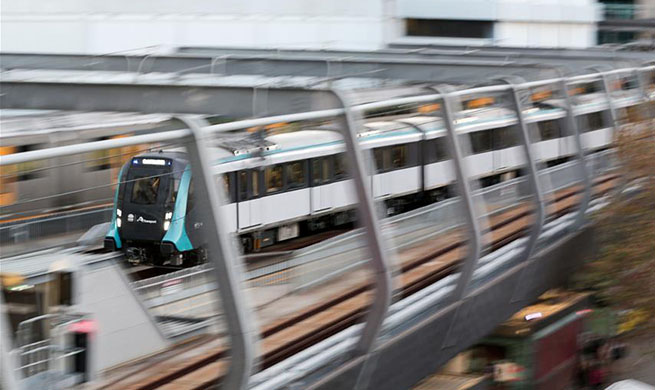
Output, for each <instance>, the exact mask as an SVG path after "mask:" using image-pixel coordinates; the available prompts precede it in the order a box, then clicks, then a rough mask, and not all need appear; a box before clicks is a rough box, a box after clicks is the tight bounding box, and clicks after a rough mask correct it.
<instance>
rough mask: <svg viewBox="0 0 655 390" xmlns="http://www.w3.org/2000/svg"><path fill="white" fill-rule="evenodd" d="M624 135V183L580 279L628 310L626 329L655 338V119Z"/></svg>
mask: <svg viewBox="0 0 655 390" xmlns="http://www.w3.org/2000/svg"><path fill="white" fill-rule="evenodd" d="M620 134H621V135H620V136H619V138H618V139H617V151H618V156H619V159H620V162H621V168H620V172H619V174H620V175H621V180H623V181H624V182H623V183H624V185H622V186H620V188H619V191H617V192H616V193H615V194H614V195H613V196H612V202H611V204H610V206H608V207H606V208H604V209H603V210H602V211H601V212H599V213H598V214H597V215H596V216H595V217H594V218H595V226H596V228H597V232H598V233H597V243H598V246H599V248H598V251H597V253H596V254H595V256H594V258H593V259H590V260H591V261H589V262H588V264H587V265H586V267H585V268H584V269H583V270H582V271H581V273H580V275H579V278H578V279H579V283H580V284H581V285H582V286H583V287H584V288H588V289H592V290H595V291H596V298H597V299H598V301H599V303H601V304H606V305H609V306H610V307H611V308H613V309H615V310H617V311H618V312H620V313H627V315H625V316H624V319H623V322H624V326H623V329H624V330H626V328H634V331H638V332H643V333H646V334H649V335H652V336H653V337H654V338H655V122H653V121H650V122H647V123H642V124H641V125H639V126H632V127H630V128H627V129H622V130H621V133H620ZM627 189H629V190H627ZM630 321H631V323H628V324H627V325H625V323H626V322H630Z"/></svg>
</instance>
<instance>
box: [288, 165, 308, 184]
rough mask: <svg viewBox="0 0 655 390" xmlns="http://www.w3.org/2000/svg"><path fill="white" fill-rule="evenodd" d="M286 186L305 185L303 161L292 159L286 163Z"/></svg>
mask: <svg viewBox="0 0 655 390" xmlns="http://www.w3.org/2000/svg"><path fill="white" fill-rule="evenodd" d="M286 168H287V188H301V187H304V186H305V162H304V161H294V162H292V163H288V164H286Z"/></svg>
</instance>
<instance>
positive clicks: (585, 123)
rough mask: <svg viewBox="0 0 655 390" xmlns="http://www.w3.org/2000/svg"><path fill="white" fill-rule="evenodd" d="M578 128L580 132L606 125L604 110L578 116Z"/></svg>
mask: <svg viewBox="0 0 655 390" xmlns="http://www.w3.org/2000/svg"><path fill="white" fill-rule="evenodd" d="M576 119H577V121H578V130H579V131H580V132H586V131H594V130H598V129H602V128H604V127H605V125H604V121H603V113H602V112H592V113H589V114H587V115H580V116H578V117H577V118H576Z"/></svg>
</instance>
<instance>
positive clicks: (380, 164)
mask: <svg viewBox="0 0 655 390" xmlns="http://www.w3.org/2000/svg"><path fill="white" fill-rule="evenodd" d="M387 154H388V153H387ZM384 155H385V148H377V149H373V158H374V159H375V169H376V172H383V171H384Z"/></svg>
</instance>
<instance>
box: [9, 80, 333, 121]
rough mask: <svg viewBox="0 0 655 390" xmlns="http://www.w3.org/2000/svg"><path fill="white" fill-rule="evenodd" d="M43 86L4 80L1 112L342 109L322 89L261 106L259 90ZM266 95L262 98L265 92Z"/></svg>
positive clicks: (279, 92) (274, 94)
mask: <svg viewBox="0 0 655 390" xmlns="http://www.w3.org/2000/svg"><path fill="white" fill-rule="evenodd" d="M44 80H45V81H39V80H38V78H37V77H33V78H31V79H30V78H29V77H25V78H24V79H21V78H14V79H10V78H9V77H3V78H2V80H0V90H2V94H1V95H0V107H1V108H5V109H7V108H15V109H19V108H22V109H55V110H81V111H128V112H142V113H167V112H168V113H187V114H213V115H225V116H228V117H251V116H264V115H280V114H288V113H295V112H303V111H315V110H321V109H327V108H336V107H339V102H337V101H336V100H335V98H334V95H333V94H332V93H330V92H327V91H325V90H323V89H302V88H283V87H282V88H270V89H267V92H266V102H265V105H264V106H263V107H262V106H257V105H256V104H254V103H256V101H255V97H256V94H257V89H256V88H250V87H231V86H216V85H210V84H206V85H200V84H198V85H183V84H176V83H175V82H173V81H171V82H140V83H128V82H126V81H123V82H122V83H118V82H117V83H111V82H99V81H73V80H71V81H68V80H62V81H52V79H51V78H48V79H44ZM260 93H261V92H260Z"/></svg>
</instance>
